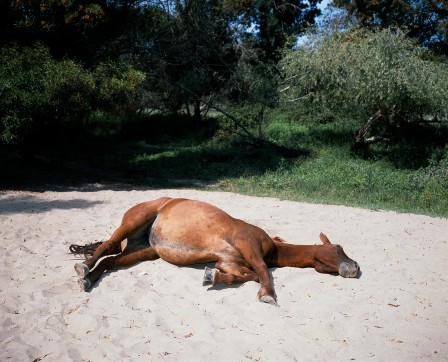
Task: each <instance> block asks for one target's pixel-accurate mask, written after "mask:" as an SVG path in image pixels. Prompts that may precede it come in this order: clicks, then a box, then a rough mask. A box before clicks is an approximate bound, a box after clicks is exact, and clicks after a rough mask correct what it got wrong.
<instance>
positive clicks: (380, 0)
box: [333, 0, 448, 55]
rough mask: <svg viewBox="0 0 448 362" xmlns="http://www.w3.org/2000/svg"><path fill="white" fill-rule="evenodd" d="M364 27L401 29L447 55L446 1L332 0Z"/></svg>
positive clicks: (447, 16)
mask: <svg viewBox="0 0 448 362" xmlns="http://www.w3.org/2000/svg"><path fill="white" fill-rule="evenodd" d="M333 2H334V4H335V5H336V6H338V7H340V8H344V9H346V10H347V11H348V14H349V15H353V16H355V17H356V18H357V20H358V21H359V23H360V25H361V26H363V27H365V28H368V29H386V28H391V27H393V28H397V27H399V28H402V29H406V32H407V35H408V36H410V37H411V38H415V39H417V40H418V41H419V43H420V44H421V45H423V46H427V47H430V48H431V49H433V50H436V51H437V52H439V53H442V54H445V55H448V2H447V1H445V0H442V1H440V0H374V1H367V0H357V1H351V0H334V1H333Z"/></svg>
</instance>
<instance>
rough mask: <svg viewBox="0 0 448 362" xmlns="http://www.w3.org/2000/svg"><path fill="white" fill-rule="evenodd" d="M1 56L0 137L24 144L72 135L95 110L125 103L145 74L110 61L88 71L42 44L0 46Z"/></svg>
mask: <svg viewBox="0 0 448 362" xmlns="http://www.w3.org/2000/svg"><path fill="white" fill-rule="evenodd" d="M0 57H1V59H2V63H1V64H0V94H1V97H0V122H1V123H0V140H1V141H3V142H4V143H6V144H18V145H21V146H22V147H25V148H26V149H30V148H32V147H34V146H36V145H38V144H39V143H45V142H47V141H48V139H51V138H56V139H58V138H60V137H63V138H65V139H67V138H68V139H69V138H70V137H71V136H75V137H76V135H79V132H80V130H81V129H82V127H83V126H84V122H85V121H86V119H87V117H88V116H89V114H90V113H91V111H92V110H94V109H98V108H100V109H108V110H112V109H115V110H117V109H120V107H126V106H128V105H129V104H131V103H132V101H131V95H132V93H133V92H135V91H136V89H137V87H138V84H139V83H140V82H141V80H142V77H143V75H142V74H141V73H139V72H137V71H135V70H132V69H129V68H128V67H120V66H119V65H114V64H101V65H99V66H98V67H97V69H95V70H94V71H88V70H86V69H84V68H83V67H82V66H80V65H79V64H77V63H76V62H74V61H73V60H68V59H67V60H61V61H57V60H55V59H54V58H53V57H51V55H50V53H49V51H48V49H47V48H45V47H43V46H41V45H37V46H35V47H34V48H23V49H20V48H18V47H17V46H11V47H4V48H3V49H1V50H0ZM46 133H49V135H47V137H45V134H46ZM64 135H68V136H69V137H64Z"/></svg>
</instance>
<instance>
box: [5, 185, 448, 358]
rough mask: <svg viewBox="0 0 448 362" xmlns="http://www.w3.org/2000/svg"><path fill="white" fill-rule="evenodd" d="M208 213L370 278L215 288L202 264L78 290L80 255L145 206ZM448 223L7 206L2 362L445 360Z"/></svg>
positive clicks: (330, 212) (114, 204) (92, 200)
mask: <svg viewBox="0 0 448 362" xmlns="http://www.w3.org/2000/svg"><path fill="white" fill-rule="evenodd" d="M159 196H172V197H187V198H193V199H199V200H203V201H207V202H210V203H212V204H214V205H216V206H218V207H221V208H222V209H224V210H225V211H227V212H229V213H230V214H231V215H233V216H235V217H238V218H242V219H244V220H246V221H248V222H250V223H253V224H256V225H258V226H260V227H262V228H264V229H265V230H266V231H267V232H268V233H270V234H271V235H278V236H281V237H282V238H284V239H286V240H288V241H289V242H292V243H297V244H314V243H317V242H318V235H319V232H320V231H323V232H325V233H326V234H327V235H328V237H329V238H330V240H332V241H333V242H338V243H340V244H341V245H343V246H344V249H345V252H346V253H347V255H348V256H349V257H351V258H353V259H354V260H356V261H358V263H359V264H360V266H361V270H362V276H361V278H359V279H344V278H342V277H336V276H331V275H325V274H319V273H317V272H316V271H314V270H313V269H294V268H283V269H272V270H271V271H272V276H273V278H274V285H275V288H276V292H277V296H278V302H279V304H280V307H279V308H276V307H273V306H271V305H266V304H263V303H260V302H258V301H257V298H256V294H257V291H258V284H256V283H255V282H249V283H246V284H243V285H241V286H238V287H222V288H212V289H208V288H206V287H203V286H202V276H203V267H204V266H203V265H200V266H193V267H182V268H179V267H177V266H174V265H170V264H168V263H166V262H164V261H163V260H157V261H155V262H144V263H140V264H138V265H136V266H133V267H129V268H127V269H120V270H117V271H114V272H111V273H106V274H105V275H104V277H103V278H102V279H101V280H100V282H99V283H98V284H96V285H95V287H94V288H93V289H92V291H91V292H89V293H84V292H81V291H80V290H78V285H77V283H76V277H75V271H74V269H73V265H74V263H75V260H74V258H73V256H72V255H70V254H68V253H67V251H68V246H69V245H70V244H72V243H83V244H84V243H89V242H93V241H95V240H101V239H104V238H107V237H108V236H109V235H110V233H111V232H112V231H113V230H114V229H115V228H116V227H118V225H119V223H120V221H121V217H122V215H123V213H124V212H125V211H126V210H127V209H128V208H129V207H131V206H133V205H134V204H137V203H139V202H141V201H146V200H151V199H154V198H157V197H159ZM447 231H448V219H438V218H430V217H426V216H418V215H409V214H398V213H394V212H375V211H368V210H362V209H356V208H348V207H339V206H325V205H312V204H305V203H298V202H290V201H280V200H277V199H270V198H256V197H246V196H240V195H236V194H231V193H222V192H214V193H209V192H200V191H192V190H155V191H142V190H137V191H104V190H100V191H94V192H92V191H88V192H87V191H86V192H80V191H76V192H45V193H12V192H9V193H1V194H0V237H1V241H2V242H1V244H0V251H1V253H0V255H1V261H0V323H1V329H0V361H9V360H11V361H33V360H36V359H37V360H39V359H41V360H42V361H70V360H73V361H88V360H89V361H102V360H111V361H118V360H123V361H130V360H132V361H138V360H146V361H148V360H167V361H210V360H211V361H248V360H253V361H349V360H357V361H415V360H422V361H427V360H434V361H435V360H438V361H443V360H447V359H448V282H447V280H448V276H447V265H448V249H447V248H448V233H447Z"/></svg>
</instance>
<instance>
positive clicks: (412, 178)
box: [0, 114, 448, 217]
mask: <svg viewBox="0 0 448 362" xmlns="http://www.w3.org/2000/svg"><path fill="white" fill-rule="evenodd" d="M271 119H272V120H271V122H270V123H269V124H267V125H266V127H265V137H266V138H268V139H269V140H271V141H273V142H276V143H278V144H282V145H285V146H288V147H291V148H297V149H299V148H300V149H302V150H303V149H305V150H308V151H309V155H308V156H302V157H298V158H284V157H282V156H281V155H279V154H277V153H276V152H274V151H273V150H269V149H248V148H247V145H246V144H244V143H242V142H241V140H240V139H239V138H238V137H236V136H235V135H233V134H232V133H231V132H230V131H229V127H228V121H226V120H224V121H221V120H219V119H210V120H206V121H203V123H202V124H201V125H199V126H192V124H191V121H190V120H189V119H187V118H184V117H181V118H179V117H164V116H160V115H159V116H157V117H150V118H142V119H137V120H134V121H132V123H129V122H128V123H123V122H122V121H121V120H119V119H118V118H107V119H96V120H94V121H92V125H93V126H94V127H92V128H91V130H93V131H92V132H93V133H94V134H90V136H89V137H86V138H85V139H83V140H82V142H81V143H80V144H79V145H78V146H77V147H76V148H74V147H73V146H72V145H67V146H66V147H65V148H64V147H62V148H61V147H59V148H58V149H57V152H55V151H54V149H53V151H52V152H53V153H51V152H49V151H47V153H46V155H47V156H46V157H47V159H51V160H52V161H50V163H48V164H46V166H45V167H43V168H42V167H41V169H42V173H43V176H42V177H43V178H44V181H45V182H46V183H48V177H49V176H48V175H49V173H48V170H51V172H52V174H54V173H57V172H59V171H57V170H61V171H64V170H66V167H67V165H78V166H77V167H78V170H79V171H80V172H79V175H83V178H82V180H81V181H82V182H86V181H87V182H116V181H117V180H119V181H120V182H124V183H127V184H129V183H130V184H134V185H139V186H145V187H160V188H169V187H189V188H191V187H194V188H203V189H213V190H224V191H232V192H237V193H242V194H248V195H258V196H270V197H278V198H281V199H289V200H300V201H307V202H313V203H329V204H338V205H339V204H340V205H347V206H359V207H364V208H370V209H387V210H396V211H400V212H410V213H418V214H426V215H432V216H442V217H448V147H447V139H448V137H446V136H447V131H446V129H443V128H441V129H425V130H420V131H419V133H418V135H419V137H418V139H420V140H421V138H422V136H423V135H425V132H426V133H427V134H426V136H425V137H426V138H425V142H423V144H419V141H415V140H412V139H411V138H406V139H403V140H400V141H397V142H395V143H393V144H391V143H384V144H379V145H375V146H373V147H370V148H369V150H368V151H366V152H364V153H362V154H359V153H354V152H353V151H352V144H353V130H354V129H356V124H355V122H354V121H347V120H344V119H330V120H328V119H327V120H325V121H319V119H313V117H308V118H306V117H305V118H303V119H293V120H290V119H288V117H287V116H285V117H283V116H282V114H278V115H274V116H272V117H271ZM223 124H224V127H223V126H222V125H223ZM102 127H104V128H105V130H102V129H101V128H102ZM431 132H433V134H432V135H431ZM434 132H435V133H434ZM428 140H430V142H429V141H428ZM12 168H14V165H13V166H12ZM4 169H7V170H10V169H11V168H9V169H8V166H6V167H5V168H4ZM55 170H56V171H55ZM20 172H21V173H20ZM20 172H19V173H18V174H16V175H15V176H14V177H15V178H14V182H16V180H18V179H20V177H24V178H27V180H28V179H29V175H30V172H29V170H28V171H27V170H26V169H24V168H21V169H20ZM36 172H37V169H36V168H35V169H33V170H32V172H31V173H32V174H33V175H35V174H36ZM70 172H71V174H73V172H72V171H70ZM0 176H2V175H1V174H0ZM2 177H4V176H2ZM71 177H75V176H71ZM58 180H59V179H58V178H55V179H54V180H53V181H54V183H58V182H59V181H58Z"/></svg>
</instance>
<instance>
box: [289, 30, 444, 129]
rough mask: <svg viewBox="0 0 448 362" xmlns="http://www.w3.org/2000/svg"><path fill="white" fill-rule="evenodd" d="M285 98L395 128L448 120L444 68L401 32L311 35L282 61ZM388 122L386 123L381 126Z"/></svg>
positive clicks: (359, 31) (365, 31)
mask: <svg viewBox="0 0 448 362" xmlns="http://www.w3.org/2000/svg"><path fill="white" fill-rule="evenodd" d="M281 66H282V69H283V71H284V73H285V79H286V82H287V85H286V86H285V88H286V90H285V91H284V92H283V95H284V97H285V99H286V100H288V101H293V102H296V104H298V105H302V106H307V107H311V106H314V107H316V106H318V108H321V109H322V108H323V109H328V110H331V111H332V112H339V113H343V114H345V115H351V116H354V117H356V118H357V119H358V120H359V121H360V122H361V121H364V122H365V120H367V118H369V117H370V116H372V115H373V114H374V113H375V112H379V113H378V115H380V116H381V117H382V118H383V119H384V120H387V121H389V122H390V123H393V124H399V123H405V122H408V121H420V120H421V119H422V118H425V117H426V118H428V117H431V118H434V117H438V119H439V120H440V119H442V120H446V119H447V118H448V64H446V63H444V62H441V61H436V60H434V59H432V58H431V55H430V54H429V53H428V51H427V50H425V49H424V48H422V47H420V46H419V45H417V44H416V43H415V42H413V41H412V40H411V39H409V38H407V37H406V35H405V34H404V32H402V31H400V30H391V29H386V30H381V31H377V32H372V31H367V30H352V31H347V32H335V33H333V34H332V35H329V36H320V37H317V38H316V37H311V39H310V40H309V42H308V43H307V44H305V45H304V46H302V47H300V48H298V49H297V50H294V51H291V52H289V53H288V54H287V55H286V56H285V58H284V59H283V61H282V63H281ZM385 123H387V122H385Z"/></svg>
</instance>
